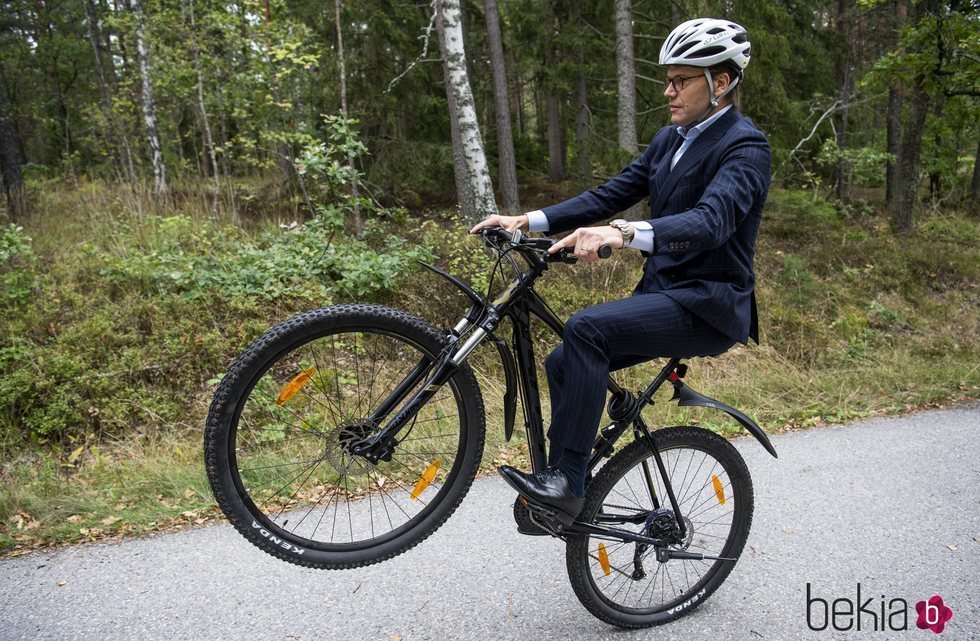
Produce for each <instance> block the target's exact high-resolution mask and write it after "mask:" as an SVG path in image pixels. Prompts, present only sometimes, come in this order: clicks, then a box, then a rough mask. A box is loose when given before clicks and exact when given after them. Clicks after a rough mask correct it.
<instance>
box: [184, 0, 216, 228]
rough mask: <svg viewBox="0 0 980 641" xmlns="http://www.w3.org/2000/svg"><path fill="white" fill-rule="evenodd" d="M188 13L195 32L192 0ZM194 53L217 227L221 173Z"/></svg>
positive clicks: (213, 219)
mask: <svg viewBox="0 0 980 641" xmlns="http://www.w3.org/2000/svg"><path fill="white" fill-rule="evenodd" d="M187 5H188V9H189V11H188V13H189V14H190V19H191V32H192V33H195V32H196V31H197V25H196V24H195V22H194V0H187ZM192 51H193V52H194V71H195V72H196V73H197V108H198V110H199V111H200V112H201V124H202V125H203V126H204V146H205V147H207V154H208V160H210V161H211V178H212V179H213V181H214V194H213V196H212V198H211V223H212V224H213V225H214V226H215V228H217V227H218V196H219V194H221V173H220V171H219V169H218V158H217V155H216V153H215V151H214V136H212V135H211V121H210V120H208V110H207V108H206V107H205V105H204V73H203V72H202V71H201V52H200V50H199V49H198V47H197V46H196V45H192Z"/></svg>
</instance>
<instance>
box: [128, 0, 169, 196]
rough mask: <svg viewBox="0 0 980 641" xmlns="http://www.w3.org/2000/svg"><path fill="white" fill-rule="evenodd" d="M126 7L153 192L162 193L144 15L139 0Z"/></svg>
mask: <svg viewBox="0 0 980 641" xmlns="http://www.w3.org/2000/svg"><path fill="white" fill-rule="evenodd" d="M126 5H127V8H128V9H129V10H130V11H131V12H133V15H134V16H135V17H136V59H137V62H138V64H139V70H140V80H141V81H142V89H143V91H142V93H143V96H142V102H143V121H144V122H145V123H146V136H147V140H148V141H149V143H150V161H151V162H152V164H153V192H154V193H156V194H157V195H162V194H165V193H166V192H167V167H166V165H165V164H164V162H163V151H162V150H161V147H160V135H159V134H158V133H157V107H156V102H155V101H154V100H153V79H152V78H151V77H150V49H149V47H148V46H147V44H146V37H145V33H144V27H145V24H144V23H145V16H144V14H143V5H142V4H141V0H126Z"/></svg>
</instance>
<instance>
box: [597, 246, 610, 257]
mask: <svg viewBox="0 0 980 641" xmlns="http://www.w3.org/2000/svg"><path fill="white" fill-rule="evenodd" d="M612 252H613V250H612V247H610V246H609V245H603V246H602V247H600V248H599V251H598V252H596V253H597V254H599V258H609V257H610V256H612Z"/></svg>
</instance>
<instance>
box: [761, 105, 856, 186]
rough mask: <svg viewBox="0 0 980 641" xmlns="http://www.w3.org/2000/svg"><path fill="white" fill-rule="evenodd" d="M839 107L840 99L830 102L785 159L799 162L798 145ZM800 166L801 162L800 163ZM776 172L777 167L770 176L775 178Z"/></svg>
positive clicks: (809, 136)
mask: <svg viewBox="0 0 980 641" xmlns="http://www.w3.org/2000/svg"><path fill="white" fill-rule="evenodd" d="M840 108H841V101H840V100H835V101H834V104H832V105H831V106H830V109H828V110H827V111H825V112H823V114H822V115H821V116H820V118H818V119H817V122H816V124H815V125H813V129H811V130H810V133H809V134H807V136H806V137H805V138H804V139H803V140H801V141H800V142H798V143H797V144H796V146H795V147H793V151H791V152H789V158H787V160H796V161H797V162H799V160H798V159H796V152H797V151H799V150H800V147H802V146H803V145H804V143H806V142H808V141H809V140H810V139H811V138H813V136H814V135H815V134H816V133H817V128H819V127H820V124H821V123H822V122H823V121H824V120H826V119H827V118H828V117H829V116H830V115H831V114H832V113H834V112H835V111H838V110H839V109H840ZM801 166H802V163H801ZM779 169H782V166H780V167H779ZM777 173H779V170H778V169H777V170H776V171H774V172H772V178H773V179H775V178H776V174H777Z"/></svg>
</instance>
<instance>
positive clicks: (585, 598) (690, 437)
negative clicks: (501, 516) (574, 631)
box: [566, 427, 753, 628]
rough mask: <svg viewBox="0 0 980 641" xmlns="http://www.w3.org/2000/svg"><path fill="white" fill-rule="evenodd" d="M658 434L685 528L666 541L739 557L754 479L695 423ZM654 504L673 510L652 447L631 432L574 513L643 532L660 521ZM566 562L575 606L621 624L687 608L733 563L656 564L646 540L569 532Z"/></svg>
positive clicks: (654, 620)
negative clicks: (579, 510) (579, 604)
mask: <svg viewBox="0 0 980 641" xmlns="http://www.w3.org/2000/svg"><path fill="white" fill-rule="evenodd" d="M655 439H656V442H657V445H658V449H659V451H660V455H661V457H662V459H663V462H664V467H665V468H666V472H667V477H668V480H669V483H670V486H671V488H673V491H674V494H675V496H676V498H677V503H678V507H679V508H680V511H681V515H682V520H683V522H684V526H685V533H684V536H679V535H678V536H677V537H676V538H675V542H674V544H672V545H670V548H671V549H673V550H683V551H686V552H690V553H695V554H702V555H704V556H712V557H725V558H738V556H739V554H741V552H742V548H743V547H744V546H745V540H746V538H747V537H748V534H749V527H750V525H751V523H752V508H753V497H752V480H751V479H750V477H749V472H748V468H747V467H746V466H745V462H744V461H743V460H742V457H741V455H740V454H739V453H738V451H737V450H736V449H735V448H734V447H733V446H732V445H731V443H729V442H728V441H726V440H725V439H723V438H721V437H720V436H718V435H717V434H714V433H712V432H709V431H708V430H705V429H701V428H694V427H671V428H667V429H663V430H658V431H657V432H656V433H655ZM655 505H659V506H660V507H662V508H666V509H669V508H670V502H669V500H668V498H667V492H666V490H665V485H664V479H663V478H662V476H661V474H660V473H659V471H658V469H657V465H656V461H655V459H654V458H653V454H652V452H651V451H650V446H649V445H648V444H647V443H646V442H645V441H643V440H637V441H635V442H633V443H631V444H630V445H628V446H627V447H625V448H623V450H622V451H620V452H618V453H617V454H616V455H615V456H613V458H612V459H610V460H609V462H607V463H606V465H604V466H603V467H602V469H601V470H600V472H599V473H598V474H597V475H596V478H595V479H594V480H593V481H592V483H591V484H590V486H589V489H588V494H587V496H586V501H585V506H584V507H583V509H582V513H581V515H580V516H579V518H578V520H580V521H583V522H586V523H594V524H596V525H605V526H613V527H616V528H620V529H628V530H631V531H633V532H636V533H645V534H647V535H648V536H650V535H651V529H652V528H656V527H657V525H655V524H654V523H653V521H654V519H655V516H656V515H655V514H654V512H655ZM671 515H673V512H671ZM669 522H670V519H668V523H669ZM644 530H645V532H644ZM566 562H567V567H568V574H569V578H570V579H571V582H572V587H573V588H574V590H575V594H576V595H577V596H578V598H579V600H580V601H581V602H582V604H583V605H584V606H585V607H586V608H587V609H588V610H589V611H590V612H591V613H592V614H594V615H595V616H596V617H598V618H599V619H602V620H603V621H606V622H607V623H611V624H613V625H617V626H620V627H624V628H642V627H647V626H651V625H659V624H662V623H667V622H668V621H672V620H674V619H676V618H678V617H680V616H683V615H684V614H687V613H688V612H690V611H691V610H692V609H694V608H695V607H696V606H698V605H700V604H701V603H703V602H704V600H705V599H707V598H708V596H710V595H711V593H712V592H714V591H715V589H717V588H718V586H719V585H721V584H722V582H723V581H724V580H725V578H726V577H727V576H728V574H729V573H730V572H731V571H732V568H733V567H734V566H735V562H734V561H721V560H699V561H695V560H690V559H671V560H668V561H666V562H664V563H661V562H660V561H658V560H657V556H656V549H655V548H654V547H653V546H647V545H644V544H638V543H626V542H623V541H620V540H615V539H610V538H608V537H598V536H595V535H570V536H569V540H568V546H567V548H566Z"/></svg>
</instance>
